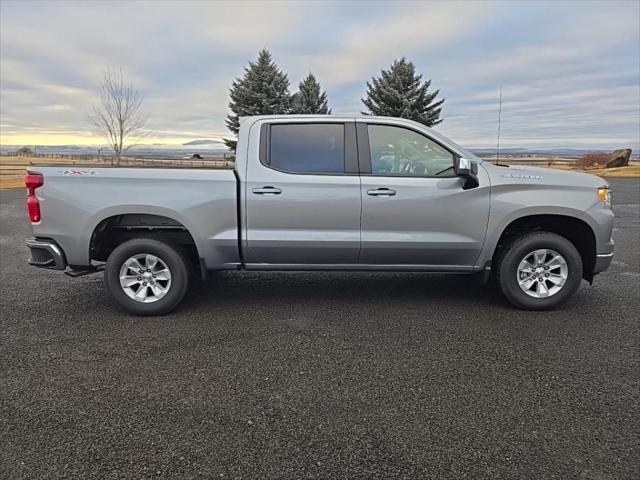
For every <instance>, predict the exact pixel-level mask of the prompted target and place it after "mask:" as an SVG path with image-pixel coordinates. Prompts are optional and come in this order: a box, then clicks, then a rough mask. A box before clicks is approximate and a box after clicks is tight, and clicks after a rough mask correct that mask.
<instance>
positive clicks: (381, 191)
mask: <svg viewBox="0 0 640 480" xmlns="http://www.w3.org/2000/svg"><path fill="white" fill-rule="evenodd" d="M395 194H396V191H395V190H391V189H390V188H386V187H383V188H374V189H372V190H367V195H372V196H374V197H393V196H394V195H395Z"/></svg>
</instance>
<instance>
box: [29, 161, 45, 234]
mask: <svg viewBox="0 0 640 480" xmlns="http://www.w3.org/2000/svg"><path fill="white" fill-rule="evenodd" d="M24 184H25V185H26V187H27V212H28V213H29V220H31V222H33V223H37V222H39V221H40V202H39V201H38V197H36V188H38V187H41V186H42V185H44V177H43V176H42V174H41V173H31V172H27V174H26V175H25V176H24Z"/></svg>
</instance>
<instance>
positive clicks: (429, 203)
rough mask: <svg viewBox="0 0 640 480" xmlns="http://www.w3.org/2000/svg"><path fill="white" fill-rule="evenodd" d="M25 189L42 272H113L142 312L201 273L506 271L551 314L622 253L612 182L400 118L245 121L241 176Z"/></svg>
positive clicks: (162, 172) (183, 171) (157, 176)
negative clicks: (474, 146) (495, 158)
mask: <svg viewBox="0 0 640 480" xmlns="http://www.w3.org/2000/svg"><path fill="white" fill-rule="evenodd" d="M26 186H27V208H28V212H29V217H30V220H31V225H32V228H33V235H34V237H33V238H31V239H28V240H27V246H28V248H29V249H30V251H31V258H30V259H29V263H31V264H32V265H35V266H37V267H44V268H52V269H58V270H67V273H69V274H71V275H72V276H77V275H82V274H85V273H89V272H95V271H100V270H104V279H105V282H106V285H107V289H108V291H109V292H110V294H111V295H112V296H113V298H114V299H115V301H116V302H118V303H119V304H120V305H121V306H122V307H124V308H125V309H126V310H128V311H130V312H133V313H135V314H140V315H155V314H164V313H167V312H169V311H171V310H173V309H174V308H175V307H176V306H177V305H178V304H179V303H180V302H181V300H182V298H183V297H184V295H185V293H186V291H187V289H188V285H189V281H190V279H193V278H194V275H190V273H191V272H193V271H195V272H199V273H200V274H201V275H202V276H203V277H204V276H206V274H207V272H209V271H215V270H240V269H244V270H365V271H380V270H388V271H425V272H456V273H468V274H481V276H482V277H483V278H484V277H489V276H490V274H493V277H495V279H496V280H497V282H498V284H499V285H500V288H501V290H502V292H503V293H504V295H505V296H506V298H507V299H508V300H509V301H510V302H511V303H512V304H513V305H515V306H517V307H520V308H525V309H550V308H554V307H557V306H558V305H560V304H561V303H562V302H564V301H565V300H566V299H567V298H569V297H570V296H571V295H572V294H573V293H574V292H575V291H576V290H577V289H578V287H579V286H580V283H581V280H582V279H586V280H587V281H589V282H592V280H593V277H594V275H596V274H597V273H599V272H602V271H603V270H605V269H607V267H608V266H609V264H610V263H611V259H612V256H613V239H612V228H613V219H614V217H613V212H612V210H611V202H610V192H609V187H608V185H607V183H606V182H605V181H603V180H602V179H600V178H598V177H596V176H592V175H587V174H583V173H575V172H566V171H556V170H551V169H544V168H534V167H513V166H512V167H508V166H504V165H494V164H492V163H489V162H487V161H483V160H482V159H480V158H478V157H476V156H475V155H474V154H473V153H471V152H470V151H468V150H466V149H465V148H463V147H461V146H459V145H457V144H456V143H454V142H452V141H451V140H449V139H448V138H445V137H444V136H442V135H440V134H438V133H437V132H435V131H434V130H431V129H429V128H427V127H425V126H424V125H421V124H419V123H415V122H412V121H409V120H405V119H400V118H387V117H374V116H363V117H334V116H328V115H299V116H293V115H291V116H289V115H280V116H255V117H246V118H243V119H242V120H241V124H240V131H239V134H238V143H237V150H236V159H235V168H233V169H201V168H111V167H95V166H90V165H89V166H86V167H77V166H74V167H69V166H62V165H61V166H48V167H31V168H30V169H29V171H28V174H27V176H26ZM196 278H197V277H196Z"/></svg>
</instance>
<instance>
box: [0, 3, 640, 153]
mask: <svg viewBox="0 0 640 480" xmlns="http://www.w3.org/2000/svg"><path fill="white" fill-rule="evenodd" d="M262 48H267V49H269V50H270V51H271V52H272V55H273V58H274V60H275V61H276V62H277V64H278V65H279V66H280V67H281V68H282V69H283V70H284V71H286V72H287V74H288V75H289V80H290V82H291V89H292V91H294V90H295V89H296V87H297V85H298V82H299V81H300V80H302V78H303V77H304V76H306V74H307V73H309V72H312V73H314V74H315V75H316V77H317V78H318V80H319V81H320V83H321V84H322V86H323V88H324V89H326V91H327V94H328V96H329V103H330V106H331V107H332V109H333V113H334V114H336V115H342V114H345V115H351V114H359V113H360V112H361V110H363V109H364V106H363V105H362V103H361V101H360V99H361V98H362V97H363V95H364V93H365V91H366V82H367V80H370V78H371V77H372V76H374V75H379V73H380V70H381V69H383V68H387V67H388V66H389V65H390V64H391V63H392V62H393V60H394V59H397V58H399V57H402V56H406V57H407V58H408V59H409V60H411V61H412V62H413V63H414V64H415V66H416V69H417V70H418V72H420V73H422V74H423V75H424V78H425V79H431V80H432V88H437V89H440V95H441V97H443V98H445V102H444V106H443V111H442V118H443V119H444V121H443V123H441V124H440V125H438V126H437V130H438V131H440V132H441V133H443V134H445V135H447V136H449V137H451V138H452V139H453V140H455V141H456V142H458V143H461V144H463V145H466V146H469V147H475V148H491V147H494V146H495V145H496V139H497V127H498V96H499V88H500V84H502V85H503V102H502V121H501V124H502V126H501V145H503V146H505V147H522V148H563V147H564V148H589V149H612V148H623V147H630V148H633V149H634V150H635V151H636V152H637V151H638V150H640V1H637V0H632V1H602V2H598V1H576V2H563V1H552V2H543V1H531V2H527V1H512V2H509V1H496V2H489V1H486V2H485V1H449V2H430V1H417V2H384V1H368V2H349V1H340V2H329V1H323V2H320V1H318V2H315V1H298V2H294V1H290V2H268V1H261V2H249V1H246V2H242V1H236V2H206V1H193V2H189V1H175V2H172V1H155V2H146V1H131V2H125V1H122V2H112V1H105V0H102V1H83V2H62V1H42V2H32V1H24V0H22V1H16V0H0V144H2V145H35V144H37V145H62V144H83V145H89V144H93V145H100V144H103V143H105V142H104V141H103V140H101V139H100V138H99V137H97V136H96V135H95V134H94V133H92V131H91V129H90V127H89V124H88V122H87V114H88V113H89V112H90V111H91V108H92V105H93V104H94V103H96V102H97V100H98V93H99V89H100V85H101V81H102V75H103V72H104V70H105V69H106V68H118V67H121V68H122V70H123V72H124V73H125V74H126V75H127V77H128V78H129V79H130V80H131V81H132V83H133V85H134V86H135V87H136V88H137V89H139V90H140V91H141V92H142V93H143V94H144V97H145V99H144V110H145V112H146V113H147V115H148V117H149V120H148V123H147V128H148V135H147V136H146V137H145V139H144V140H143V143H165V144H181V143H184V142H188V141H191V140H195V139H220V138H223V137H229V133H228V131H227V130H226V127H225V123H224V120H225V116H226V114H227V113H228V102H229V96H228V93H229V86H230V84H231V82H232V81H233V79H234V78H235V77H238V76H240V75H242V73H243V68H244V67H245V66H246V65H247V63H248V62H249V61H250V60H253V59H255V57H256V56H257V52H258V51H259V50H260V49H262Z"/></svg>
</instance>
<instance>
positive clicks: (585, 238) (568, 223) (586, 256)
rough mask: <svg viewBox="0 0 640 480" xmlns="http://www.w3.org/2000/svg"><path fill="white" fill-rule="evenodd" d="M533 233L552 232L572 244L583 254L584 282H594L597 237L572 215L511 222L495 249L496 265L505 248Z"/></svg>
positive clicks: (589, 228)
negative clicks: (519, 238)
mask: <svg viewBox="0 0 640 480" xmlns="http://www.w3.org/2000/svg"><path fill="white" fill-rule="evenodd" d="M532 231H548V232H551V233H555V234H557V235H560V236H562V237H564V238H566V239H567V240H569V241H570V242H571V243H572V244H573V245H574V246H575V247H576V249H577V250H578V253H580V257H581V259H582V265H583V278H584V279H586V280H587V281H589V282H591V281H592V280H593V275H594V273H593V272H594V267H595V261H596V236H595V233H594V231H593V228H592V227H591V226H590V225H589V224H588V223H587V222H586V221H584V220H583V219H580V218H577V217H574V216H571V215H557V214H532V215H525V216H521V217H518V218H515V219H513V220H511V221H510V222H509V223H508V224H507V225H506V226H505V227H504V228H503V229H502V231H501V233H500V236H499V237H498V240H497V242H496V244H495V246H494V248H493V254H492V257H491V263H492V265H495V264H496V261H497V260H498V259H499V257H500V255H501V253H502V252H503V251H504V248H505V247H506V246H507V245H508V244H509V243H510V242H511V241H512V240H513V239H514V238H517V237H518V236H520V235H522V234H524V233H527V232H532Z"/></svg>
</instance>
